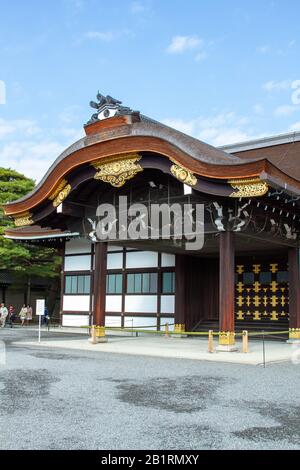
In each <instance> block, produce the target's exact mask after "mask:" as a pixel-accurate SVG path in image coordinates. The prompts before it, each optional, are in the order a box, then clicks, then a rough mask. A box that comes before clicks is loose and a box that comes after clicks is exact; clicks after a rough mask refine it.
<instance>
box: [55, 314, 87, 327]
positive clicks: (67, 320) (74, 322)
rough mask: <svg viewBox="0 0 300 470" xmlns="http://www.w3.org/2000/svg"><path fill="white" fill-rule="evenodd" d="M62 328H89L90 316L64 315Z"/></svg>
mask: <svg viewBox="0 0 300 470" xmlns="http://www.w3.org/2000/svg"><path fill="white" fill-rule="evenodd" d="M62 326H77V327H79V328H80V327H81V326H89V316H88V315H63V316H62Z"/></svg>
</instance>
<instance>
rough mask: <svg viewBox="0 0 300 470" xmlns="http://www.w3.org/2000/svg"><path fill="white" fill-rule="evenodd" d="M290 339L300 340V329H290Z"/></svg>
mask: <svg viewBox="0 0 300 470" xmlns="http://www.w3.org/2000/svg"><path fill="white" fill-rule="evenodd" d="M289 339H298V340H300V328H290V329H289Z"/></svg>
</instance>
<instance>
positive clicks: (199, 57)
mask: <svg viewBox="0 0 300 470" xmlns="http://www.w3.org/2000/svg"><path fill="white" fill-rule="evenodd" d="M206 58H207V53H206V52H205V51H202V52H199V53H198V54H197V55H196V57H195V61H196V62H201V61H202V60H205V59H206Z"/></svg>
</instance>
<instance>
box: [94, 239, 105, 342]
mask: <svg viewBox="0 0 300 470" xmlns="http://www.w3.org/2000/svg"><path fill="white" fill-rule="evenodd" d="M106 264H107V243H102V242H97V243H95V270H94V305H93V323H94V326H96V327H97V329H96V331H97V332H96V336H97V338H98V340H99V341H101V340H102V341H103V340H105V328H104V326H105V299H106Z"/></svg>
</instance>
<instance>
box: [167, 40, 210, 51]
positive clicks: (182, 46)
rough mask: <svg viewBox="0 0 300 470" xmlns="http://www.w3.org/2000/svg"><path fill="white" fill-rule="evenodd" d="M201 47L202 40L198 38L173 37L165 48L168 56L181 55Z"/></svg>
mask: <svg viewBox="0 0 300 470" xmlns="http://www.w3.org/2000/svg"><path fill="white" fill-rule="evenodd" d="M202 46H203V40H202V39H200V38H198V36H174V37H173V38H172V40H171V43H170V44H169V46H168V47H167V52H168V53H169V54H182V53H183V52H186V51H189V50H194V49H197V48H199V47H202Z"/></svg>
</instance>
